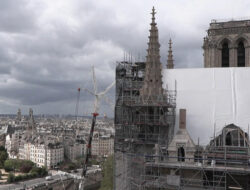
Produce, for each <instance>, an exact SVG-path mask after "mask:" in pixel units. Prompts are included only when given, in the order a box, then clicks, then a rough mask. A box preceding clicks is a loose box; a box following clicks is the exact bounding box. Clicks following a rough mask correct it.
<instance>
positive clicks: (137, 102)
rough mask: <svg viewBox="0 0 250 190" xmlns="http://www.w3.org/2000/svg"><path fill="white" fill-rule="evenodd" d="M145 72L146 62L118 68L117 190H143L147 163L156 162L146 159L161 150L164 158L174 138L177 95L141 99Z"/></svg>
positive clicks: (116, 108)
mask: <svg viewBox="0 0 250 190" xmlns="http://www.w3.org/2000/svg"><path fill="white" fill-rule="evenodd" d="M144 72H145V63H144V62H135V63H132V62H119V63H118V64H117V67H116V107H115V130H116V135H115V184H114V186H115V189H124V190H125V189H140V188H141V182H140V181H141V179H140V178H141V177H143V176H145V169H146V163H147V162H150V161H152V159H151V158H150V157H148V156H145V155H154V154H155V152H156V151H158V150H159V151H161V155H162V156H164V155H165V154H166V152H165V151H164V150H166V149H167V145H168V144H169V142H170V141H171V140H172V138H173V134H174V126H175V108H176V103H175V102H176V99H175V98H176V91H164V92H163V94H160V95H157V96H156V95H151V96H141V95H140V89H141V88H142V86H143V80H144ZM135 154H140V155H141V157H140V156H136V157H134V158H133V156H132V155H135ZM131 156H132V157H131ZM131 158H133V159H131ZM133 169H135V170H133Z"/></svg>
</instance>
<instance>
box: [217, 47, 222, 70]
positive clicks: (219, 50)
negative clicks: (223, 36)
mask: <svg viewBox="0 0 250 190" xmlns="http://www.w3.org/2000/svg"><path fill="white" fill-rule="evenodd" d="M221 51H222V49H221V48H217V50H216V57H217V60H216V67H221V65H222V57H221V54H222V52H221Z"/></svg>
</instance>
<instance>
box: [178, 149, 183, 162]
mask: <svg viewBox="0 0 250 190" xmlns="http://www.w3.org/2000/svg"><path fill="white" fill-rule="evenodd" d="M178 161H179V162H185V150H184V148H183V147H179V148H178Z"/></svg>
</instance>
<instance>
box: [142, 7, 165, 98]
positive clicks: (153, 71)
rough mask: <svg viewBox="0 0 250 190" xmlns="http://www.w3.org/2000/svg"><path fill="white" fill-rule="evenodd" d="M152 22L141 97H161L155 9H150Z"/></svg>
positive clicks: (158, 44)
mask: <svg viewBox="0 0 250 190" xmlns="http://www.w3.org/2000/svg"><path fill="white" fill-rule="evenodd" d="M151 14H152V22H151V24H150V25H151V28H150V30H149V31H150V35H149V42H148V49H147V56H146V68H145V79H144V85H143V87H142V89H141V91H140V95H142V96H151V95H161V94H162V93H163V88H162V75H161V69H162V68H161V67H162V65H161V62H160V43H159V40H158V28H157V26H156V22H155V14H156V12H155V8H154V7H153V9H152V13H151Z"/></svg>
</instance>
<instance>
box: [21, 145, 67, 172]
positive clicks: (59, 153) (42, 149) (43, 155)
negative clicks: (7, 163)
mask: <svg viewBox="0 0 250 190" xmlns="http://www.w3.org/2000/svg"><path fill="white" fill-rule="evenodd" d="M19 159H24V160H31V161H32V162H34V163H35V164H36V165H37V166H39V167H47V168H48V169H51V168H53V167H55V166H57V165H58V164H59V163H61V162H62V161H63V160H64V148H63V146H62V144H61V143H49V144H48V145H45V144H44V142H41V143H32V142H27V143H24V144H23V146H21V147H20V149H19Z"/></svg>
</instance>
